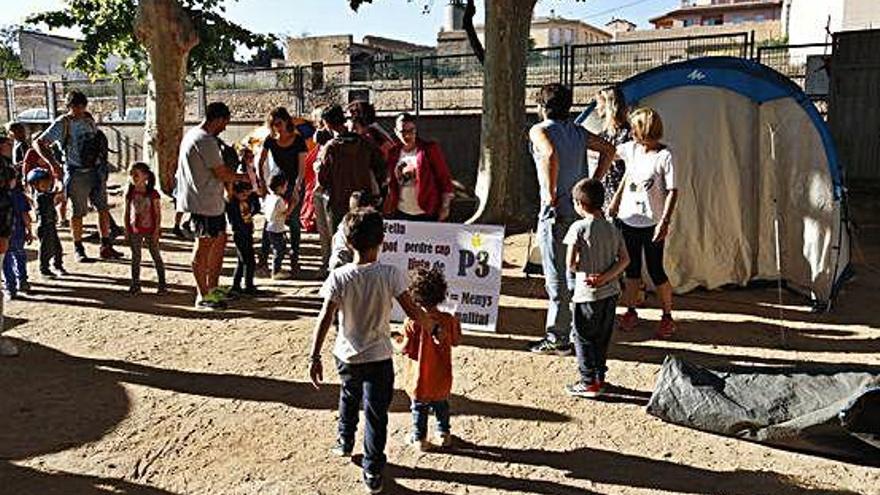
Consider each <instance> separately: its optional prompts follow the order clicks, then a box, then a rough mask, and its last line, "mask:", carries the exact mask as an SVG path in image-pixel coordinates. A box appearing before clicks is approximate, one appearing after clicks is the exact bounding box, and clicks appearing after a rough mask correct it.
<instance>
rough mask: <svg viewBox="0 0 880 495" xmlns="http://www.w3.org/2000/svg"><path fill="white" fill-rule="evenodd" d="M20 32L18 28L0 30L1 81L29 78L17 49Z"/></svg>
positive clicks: (8, 27)
mask: <svg viewBox="0 0 880 495" xmlns="http://www.w3.org/2000/svg"><path fill="white" fill-rule="evenodd" d="M18 30H19V29H18V27H16V26H7V27H5V28H3V29H0V79H24V78H26V77H27V76H28V72H27V71H26V70H25V69H24V65H22V63H21V57H20V56H19V53H18V51H17V50H16V49H15V46H16V43H17V42H18V39H17V37H18Z"/></svg>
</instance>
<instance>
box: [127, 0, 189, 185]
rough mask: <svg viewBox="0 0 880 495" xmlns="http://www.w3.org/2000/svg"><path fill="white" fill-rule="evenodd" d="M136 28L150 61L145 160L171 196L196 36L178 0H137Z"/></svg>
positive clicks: (181, 136) (187, 15)
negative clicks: (191, 51)
mask: <svg viewBox="0 0 880 495" xmlns="http://www.w3.org/2000/svg"><path fill="white" fill-rule="evenodd" d="M136 29H137V37H138V39H139V40H140V41H141V43H143V44H144V46H145V47H146V49H147V54H148V55H149V59H150V74H149V84H148V87H147V109H146V110H147V115H146V126H145V129H144V160H145V161H146V162H147V163H149V164H150V168H152V169H153V170H158V174H156V175H157V176H158V182H159V184H160V186H161V189H162V191H163V192H164V193H165V194H171V193H172V191H173V189H174V174H175V173H176V172H177V154H178V150H179V148H180V141H181V139H182V138H183V126H184V121H185V117H186V76H187V62H188V59H189V52H190V50H192V49H193V47H195V46H196V45H198V43H199V37H198V33H197V32H196V30H195V27H194V26H193V23H192V19H190V17H189V14H187V12H186V11H185V10H184V9H183V8H182V7H181V6H180V3H179V2H178V1H177V0H140V1H139V2H138V13H137V20H136Z"/></svg>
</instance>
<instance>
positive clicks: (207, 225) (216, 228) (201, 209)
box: [175, 102, 248, 310]
mask: <svg viewBox="0 0 880 495" xmlns="http://www.w3.org/2000/svg"><path fill="white" fill-rule="evenodd" d="M230 118H231V113H230V112H229V107H227V106H226V105H225V104H223V103H220V102H214V103H211V104H210V105H208V107H207V109H206V111H205V120H203V121H202V123H201V124H199V125H198V126H196V127H193V128H192V129H190V130H189V131H187V133H186V134H185V135H184V136H183V141H181V143H180V154H179V157H178V161H177V174H176V181H177V188H176V190H175V194H176V199H177V209H178V211H182V212H187V213H190V223H191V224H192V229H193V233H194V234H195V236H196V242H195V244H194V246H193V256H192V271H193V277H194V278H195V280H196V290H197V295H196V308H198V309H207V310H222V309H225V308H226V303H225V301H224V299H225V294H224V293H223V292H222V291H220V290H218V287H217V286H218V282H219V278H220V271H221V269H222V268H223V253H224V250H225V248H226V201H225V199H224V197H223V196H224V188H223V184H224V183H232V182H235V181H246V180H248V177H247V175H242V174H236V173H235V172H233V171H232V169H230V168H229V167H227V166H226V165H225V164H224V162H223V156H222V155H221V152H220V142H219V140H218V139H217V136H219V135H220V133H222V132H223V131H224V130H226V126H227V125H228V124H229V120H230Z"/></svg>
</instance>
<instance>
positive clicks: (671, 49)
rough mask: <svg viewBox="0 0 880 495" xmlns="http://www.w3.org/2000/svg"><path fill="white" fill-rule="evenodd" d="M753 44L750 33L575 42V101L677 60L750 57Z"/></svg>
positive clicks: (571, 64) (572, 79)
mask: <svg viewBox="0 0 880 495" xmlns="http://www.w3.org/2000/svg"><path fill="white" fill-rule="evenodd" d="M752 46H753V43H752V40H751V38H750V35H749V33H733V34H721V35H705V36H690V37H686V38H663V39H656V40H634V41H621V42H611V43H593V44H588V45H580V46H573V47H571V50H570V51H569V78H570V84H571V86H572V88H573V89H574V101H575V102H576V103H578V104H584V103H586V102H589V101H590V100H591V99H592V97H593V95H594V94H595V93H596V91H598V90H599V89H602V88H603V87H606V86H609V85H612V84H616V83H619V82H621V81H624V80H626V79H628V78H630V77H632V76H634V75H636V74H638V73H640V72H644V71H646V70H650V69H653V68H655V67H660V66H662V65H666V64H670V63H674V62H681V61H683V60H689V59H692V58H698V57H706V56H718V55H726V56H731V57H740V58H748V57H749V56H750V54H751V48H752Z"/></svg>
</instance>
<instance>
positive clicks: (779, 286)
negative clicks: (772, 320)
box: [773, 198, 788, 348]
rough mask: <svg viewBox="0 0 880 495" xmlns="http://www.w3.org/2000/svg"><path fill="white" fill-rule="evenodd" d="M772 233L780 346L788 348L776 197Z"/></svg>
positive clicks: (774, 199)
mask: <svg viewBox="0 0 880 495" xmlns="http://www.w3.org/2000/svg"><path fill="white" fill-rule="evenodd" d="M773 235H774V236H775V237H776V239H775V245H776V307H777V308H778V309H779V322H778V326H779V332H780V336H781V337H782V347H783V348H788V329H787V328H786V327H785V313H784V310H783V309H782V255H781V251H782V249H781V247H780V243H779V207H778V205H777V201H776V198H773Z"/></svg>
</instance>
